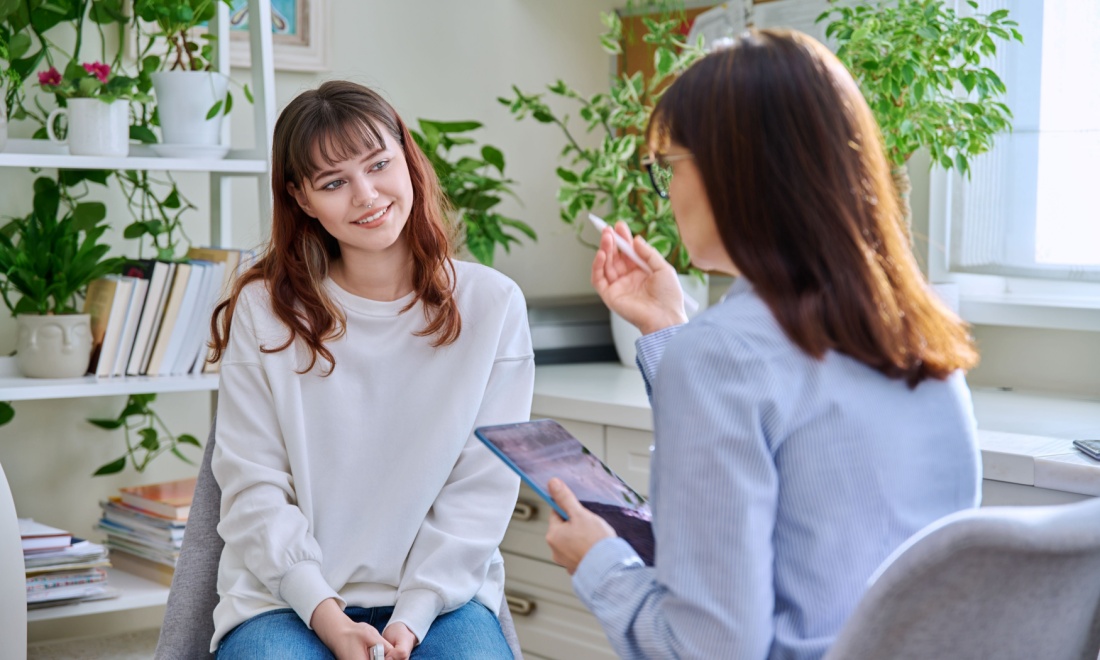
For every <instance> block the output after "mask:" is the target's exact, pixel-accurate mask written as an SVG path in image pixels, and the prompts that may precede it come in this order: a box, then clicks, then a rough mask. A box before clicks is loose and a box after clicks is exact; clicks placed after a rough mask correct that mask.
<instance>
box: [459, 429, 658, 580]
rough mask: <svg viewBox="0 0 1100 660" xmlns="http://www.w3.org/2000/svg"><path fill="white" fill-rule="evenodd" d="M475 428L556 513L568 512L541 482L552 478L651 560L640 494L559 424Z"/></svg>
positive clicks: (650, 539)
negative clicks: (559, 481) (556, 501)
mask: <svg viewBox="0 0 1100 660" xmlns="http://www.w3.org/2000/svg"><path fill="white" fill-rule="evenodd" d="M475 433H476V435H477V436H478V438H480V439H481V441H482V442H484V443H485V444H486V445H487V446H488V447H489V448H490V449H491V450H493V452H494V453H496V454H497V456H499V457H500V458H501V459H502V460H504V462H505V463H507V464H508V465H509V466H510V467H511V468H512V469H513V470H515V471H516V472H517V473H518V474H519V476H520V478H522V479H523V481H524V483H526V484H527V485H528V486H529V487H530V488H531V489H532V490H534V491H535V492H536V493H538V495H539V496H540V497H542V498H543V499H544V500H546V501H547V502H548V503H549V504H550V505H551V506H553V507H554V510H555V511H557V512H558V515H560V516H561V517H562V518H568V516H566V515H565V512H564V511H562V510H561V509H560V508H559V507H558V505H557V503H555V502H554V501H553V498H551V497H550V495H549V490H548V487H547V484H549V482H550V479H552V478H553V477H557V478H559V479H561V480H562V481H564V482H565V484H566V485H567V486H569V488H570V490H572V491H573V494H574V495H576V496H577V499H578V500H580V502H581V504H583V505H584V506H585V507H586V508H587V509H589V510H590V511H592V512H593V513H596V514H598V515H599V516H600V517H602V518H603V519H604V520H606V521H607V522H608V523H609V524H610V525H611V527H612V528H614V529H615V532H616V533H617V534H618V535H619V536H620V537H622V538H623V539H625V540H626V541H627V542H628V543H630V545H631V546H632V547H633V548H634V549H635V551H637V553H638V555H639V556H640V557H641V558H642V560H643V561H644V562H645V563H646V564H648V565H652V564H653V546H654V543H653V529H652V525H651V523H650V520H651V516H650V511H649V505H648V504H647V503H646V501H645V498H644V497H642V496H641V495H639V494H638V492H637V491H635V490H634V489H633V488H631V487H630V486H629V485H628V484H627V483H626V482H625V481H623V480H622V479H620V478H619V477H618V475H616V474H615V473H614V472H612V471H611V469H610V468H608V467H607V466H606V465H604V463H603V462H602V461H600V459H598V458H596V456H595V455H593V454H592V452H590V451H589V450H588V448H587V447H585V446H584V445H583V444H581V441H580V440H577V439H576V438H575V437H573V436H572V435H571V434H570V433H569V431H567V430H565V428H564V427H563V426H562V425H561V424H558V423H557V422H555V421H553V420H550V419H539V420H533V421H530V422H520V423H518V424H503V425H500V426H484V427H481V428H478V429H476V430H475Z"/></svg>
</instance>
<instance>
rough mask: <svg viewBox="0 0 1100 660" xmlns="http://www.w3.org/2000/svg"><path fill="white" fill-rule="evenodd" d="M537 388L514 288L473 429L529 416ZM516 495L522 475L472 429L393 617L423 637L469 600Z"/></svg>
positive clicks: (425, 528)
mask: <svg viewBox="0 0 1100 660" xmlns="http://www.w3.org/2000/svg"><path fill="white" fill-rule="evenodd" d="M534 387H535V358H534V353H533V351H532V348H531V334H530V329H529V327H528V324H527V309H526V304H525V303H524V300H523V295H522V294H521V293H520V292H519V289H518V288H515V289H514V290H513V293H512V296H511V300H510V302H509V308H508V312H507V316H506V318H505V322H504V327H503V331H502V333H501V339H500V344H499V347H498V351H497V356H496V358H495V361H494V363H493V367H492V371H491V373H490V375H489V379H488V384H487V385H486V387H485V393H484V395H483V397H482V400H481V407H480V409H479V410H478V413H477V417H476V420H475V423H474V427H475V428H476V427H478V426H486V425H490V424H505V423H509V422H518V421H526V420H528V419H530V417H531V397H532V396H533V394H534ZM518 494H519V477H517V476H516V475H515V474H514V473H513V472H512V471H511V470H509V469H508V467H507V466H505V465H504V463H503V462H501V460H500V459H499V458H497V457H496V456H494V455H493V453H492V452H490V451H489V450H488V449H487V448H486V447H485V446H484V445H483V444H482V443H481V441H480V440H478V439H477V437H476V436H475V435H474V434H473V429H470V435H469V437H468V438H467V440H466V445H465V447H463V449H462V452H461V454H460V455H459V458H458V461H457V462H456V463H455V466H454V468H453V469H452V470H451V474H450V477H449V478H448V479H447V482H446V484H445V485H444V486H443V489H442V490H441V491H440V493H439V495H438V496H437V497H436V499H435V502H434V503H433V504H432V508H431V510H430V511H429V512H428V515H427V517H426V518H425V519H424V522H423V523H422V524H421V526H420V531H419V532H418V533H417V536H416V540H415V541H414V542H413V546H412V549H411V551H410V552H409V557H408V560H407V562H406V568H405V573H404V577H403V578H402V581H401V584H400V585H399V586H398V593H397V603H396V606H395V607H394V612H393V615H392V617H391V618H390V622H391V623H392V622H396V621H400V622H402V623H404V624H405V625H406V626H408V627H409V630H411V631H412V632H413V634H415V635H416V638H417V639H418V640H423V639H424V635H426V634H427V632H428V629H429V628H430V627H431V624H432V621H434V620H435V618H436V617H437V616H438V615H439V614H440V613H441V612H448V611H451V610H454V609H457V608H458V607H461V606H462V605H464V604H465V603H466V602H467V601H469V600H470V599H471V598H473V596H474V594H476V593H477V591H478V589H479V588H480V587H481V585H482V583H483V582H484V580H485V576H486V574H487V571H488V568H489V562H490V561H491V559H492V557H493V553H494V552H495V551H496V549H497V547H498V546H499V545H500V541H501V539H503V538H504V531H505V529H506V528H507V527H508V522H509V520H511V515H512V511H513V509H514V508H515V502H516V496H517V495H518ZM444 585H446V587H444Z"/></svg>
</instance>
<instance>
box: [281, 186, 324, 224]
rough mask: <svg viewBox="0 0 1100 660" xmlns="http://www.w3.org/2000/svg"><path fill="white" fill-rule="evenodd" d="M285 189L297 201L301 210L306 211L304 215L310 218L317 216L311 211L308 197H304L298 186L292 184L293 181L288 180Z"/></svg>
mask: <svg viewBox="0 0 1100 660" xmlns="http://www.w3.org/2000/svg"><path fill="white" fill-rule="evenodd" d="M286 191H287V192H288V193H290V196H291V197H293V198H294V199H295V200H296V201H297V202H298V206H300V207H301V208H302V210H303V211H305V212H306V215H308V216H309V217H311V218H316V217H317V216H316V215H315V214H314V213H313V208H312V207H311V206H310V205H309V198H307V197H306V195H305V193H303V192H302V190H301V189H300V188H298V186H296V185H294V183H293V182H290V181H288V182H287V184H286Z"/></svg>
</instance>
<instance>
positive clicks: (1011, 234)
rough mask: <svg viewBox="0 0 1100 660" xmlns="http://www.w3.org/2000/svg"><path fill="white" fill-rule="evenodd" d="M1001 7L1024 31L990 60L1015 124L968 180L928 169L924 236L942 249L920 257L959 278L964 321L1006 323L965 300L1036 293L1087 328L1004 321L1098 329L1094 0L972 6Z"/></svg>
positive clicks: (942, 276) (1099, 146)
mask: <svg viewBox="0 0 1100 660" xmlns="http://www.w3.org/2000/svg"><path fill="white" fill-rule="evenodd" d="M959 5H960V10H965V9H968V8H967V6H966V5H965V3H963V2H959ZM1002 8H1003V9H1008V10H1009V12H1010V18H1012V19H1014V20H1016V21H1017V22H1019V23H1020V31H1021V32H1022V33H1023V35H1024V44H1023V45H1021V44H1019V43H1017V42H1011V43H1005V42H999V44H998V54H997V58H996V61H993V62H990V63H989V66H990V67H991V68H992V69H994V70H995V71H997V73H998V74H999V75H1000V76H1001V77H1002V79H1003V80H1004V82H1005V85H1006V86H1007V88H1008V94H1007V99H1006V102H1007V104H1008V106H1009V107H1010V108H1011V109H1012V112H1013V114H1014V116H1015V117H1014V120H1013V125H1014V131H1013V132H1012V133H1011V134H1006V135H1001V136H999V137H998V138H997V139H996V140H995V142H994V147H993V149H992V150H991V151H990V152H989V153H987V154H985V155H983V156H980V157H978V158H976V159H974V161H973V164H972V169H973V172H972V177H971V179H970V180H967V179H966V178H965V177H964V176H961V175H959V174H957V173H956V172H951V173H946V172H943V171H942V170H937V171H934V172H933V174H932V200H931V214H930V215H931V217H930V222H931V226H930V235H931V236H933V244H937V243H938V244H940V245H941V246H942V251H939V252H938V253H937V251H936V250H933V251H932V252H931V253H930V254H929V265H930V275H931V276H932V278H933V280H939V281H945V280H947V281H955V282H958V283H959V284H960V287H961V294H962V299H963V314H964V316H969V317H970V318H969V320H971V321H975V322H1007V321H1004V320H1003V319H1002V320H1001V321H997V320H996V319H989V318H973V314H970V315H968V314H967V305H966V300H967V298H970V299H971V300H972V301H974V300H978V299H979V298H981V297H982V296H983V295H984V296H985V302H986V303H989V302H991V298H990V296H1000V297H1001V298H1002V299H1003V300H1004V301H1005V302H1009V303H1011V302H1012V300H1013V299H1016V300H1017V301H1019V300H1021V299H1023V298H1026V297H1027V296H1038V297H1040V298H1041V299H1042V301H1044V302H1043V305H1045V306H1052V305H1053V306H1059V307H1061V306H1066V307H1076V308H1081V309H1090V310H1092V311H1090V314H1093V315H1096V316H1097V319H1096V320H1095V321H1090V322H1089V323H1088V324H1086V325H1087V326H1088V327H1087V328H1086V327H1081V326H1080V325H1079V324H1077V325H1075V324H1070V325H1069V326H1067V325H1065V324H1064V323H1062V322H1056V321H1053V320H1049V319H1048V320H1047V321H1045V322H1044V321H1043V320H1042V319H1033V320H1032V322H1024V323H1011V324H1012V325H1030V326H1032V327H1074V329H1100V40H1097V39H1096V35H1097V34H1098V33H1100V2H1097V1H1096V0H1044V1H1039V0H984V1H982V2H981V5H980V11H982V12H983V13H990V12H992V11H995V10H997V9H1002ZM981 275H985V276H986V277H981ZM990 275H992V276H995V277H988V276H990ZM1032 302H1036V300H1033V301H1032ZM986 308H987V311H988V305H986ZM974 309H975V306H974V305H971V311H972V312H973V311H974Z"/></svg>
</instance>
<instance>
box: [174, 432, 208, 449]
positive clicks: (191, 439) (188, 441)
mask: <svg viewBox="0 0 1100 660" xmlns="http://www.w3.org/2000/svg"><path fill="white" fill-rule="evenodd" d="M176 442H181V443H183V444H185V445H195V446H196V447H201V446H202V445H201V444H200V443H199V441H198V439H197V438H196V437H195V436H193V435H190V434H187V433H184V434H182V435H180V436H179V437H178V438H176Z"/></svg>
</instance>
